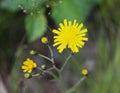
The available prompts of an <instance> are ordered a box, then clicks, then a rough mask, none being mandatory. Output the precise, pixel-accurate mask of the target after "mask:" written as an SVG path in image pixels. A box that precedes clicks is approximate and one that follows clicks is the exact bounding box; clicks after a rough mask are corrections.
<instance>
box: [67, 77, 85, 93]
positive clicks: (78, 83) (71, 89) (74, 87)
mask: <svg viewBox="0 0 120 93" xmlns="http://www.w3.org/2000/svg"><path fill="white" fill-rule="evenodd" d="M85 78H86V76H84V77H82V78H81V79H80V80H79V81H78V82H77V83H76V84H75V85H74V86H73V87H72V88H70V89H69V90H67V91H66V93H74V91H75V90H76V89H77V88H78V86H79V85H80V84H81V83H82V81H84V80H85Z"/></svg>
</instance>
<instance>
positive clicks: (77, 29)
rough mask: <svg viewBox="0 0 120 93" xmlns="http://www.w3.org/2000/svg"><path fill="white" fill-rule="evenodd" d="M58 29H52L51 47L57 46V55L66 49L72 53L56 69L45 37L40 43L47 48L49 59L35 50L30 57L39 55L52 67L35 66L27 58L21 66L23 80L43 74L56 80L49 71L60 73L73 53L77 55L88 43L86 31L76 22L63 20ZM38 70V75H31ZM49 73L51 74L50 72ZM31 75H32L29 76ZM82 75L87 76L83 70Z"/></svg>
mask: <svg viewBox="0 0 120 93" xmlns="http://www.w3.org/2000/svg"><path fill="white" fill-rule="evenodd" d="M59 26H60V27H59V28H58V29H57V30H56V29H53V30H52V32H53V33H54V34H55V36H54V37H53V38H54V44H53V46H54V47H55V46H57V50H58V52H59V53H62V52H63V50H64V49H66V48H68V49H70V50H71V52H72V53H70V54H69V56H68V57H67V58H66V60H65V62H64V64H63V66H62V67H61V68H60V69H58V68H57V67H56V65H55V61H54V53H53V51H52V48H51V46H50V45H49V42H48V39H47V38H46V37H42V38H41V42H42V43H43V44H45V45H47V46H48V48H49V51H50V54H51V57H47V56H45V55H42V54H40V53H39V52H37V51H35V50H31V51H30V55H32V56H34V55H39V56H40V57H43V58H44V59H46V60H48V61H50V62H51V63H52V67H51V68H48V67H46V65H45V64H43V65H41V66H40V67H38V66H37V64H36V62H34V61H33V60H31V59H30V58H27V59H26V60H25V61H24V62H23V65H22V66H21V68H22V70H23V72H24V73H25V74H24V77H25V78H31V77H33V76H39V75H41V73H42V74H44V73H48V74H50V75H52V76H53V77H54V78H56V80H57V78H58V77H57V76H56V75H55V74H54V73H53V72H52V71H51V70H53V69H54V70H56V71H57V72H58V74H60V73H61V71H62V70H63V69H64V67H65V65H66V63H67V61H68V60H69V59H70V58H71V56H72V54H73V53H78V52H79V48H82V47H83V46H84V44H85V41H88V38H87V37H86V32H87V29H86V28H83V24H82V23H81V24H78V23H77V22H76V20H74V22H73V23H72V22H71V21H67V20H66V19H65V20H64V23H63V24H62V23H60V24H59ZM35 68H38V70H39V72H38V73H35V74H34V73H32V71H33V69H35ZM50 71H51V72H50ZM31 73H32V74H31ZM81 73H82V75H84V76H86V75H88V70H87V69H83V70H82V72H81Z"/></svg>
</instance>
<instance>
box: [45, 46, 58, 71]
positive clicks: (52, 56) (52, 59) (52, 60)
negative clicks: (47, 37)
mask: <svg viewBox="0 0 120 93" xmlns="http://www.w3.org/2000/svg"><path fill="white" fill-rule="evenodd" d="M47 46H48V48H49V50H50V54H51V62H52V65H53V68H54V69H55V70H56V71H57V72H59V69H58V68H57V67H56V66H55V61H54V55H53V51H52V48H51V47H50V46H49V45H47Z"/></svg>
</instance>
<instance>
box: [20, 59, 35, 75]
mask: <svg viewBox="0 0 120 93" xmlns="http://www.w3.org/2000/svg"><path fill="white" fill-rule="evenodd" d="M36 67H37V64H36V63H35V62H34V61H33V60H31V59H29V58H27V59H26V61H24V62H23V65H22V69H23V72H28V73H31V72H32V70H33V69H34V68H36Z"/></svg>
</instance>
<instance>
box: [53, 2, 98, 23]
mask: <svg viewBox="0 0 120 93" xmlns="http://www.w3.org/2000/svg"><path fill="white" fill-rule="evenodd" d="M97 2H98V0H63V1H62V3H59V4H56V5H55V7H54V9H53V11H52V17H53V18H54V19H55V21H56V22H57V23H59V22H61V21H62V20H63V19H68V20H74V19H76V20H79V22H82V21H84V20H85V18H86V17H87V15H88V14H89V12H90V10H91V8H92V6H93V5H95V3H97Z"/></svg>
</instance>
